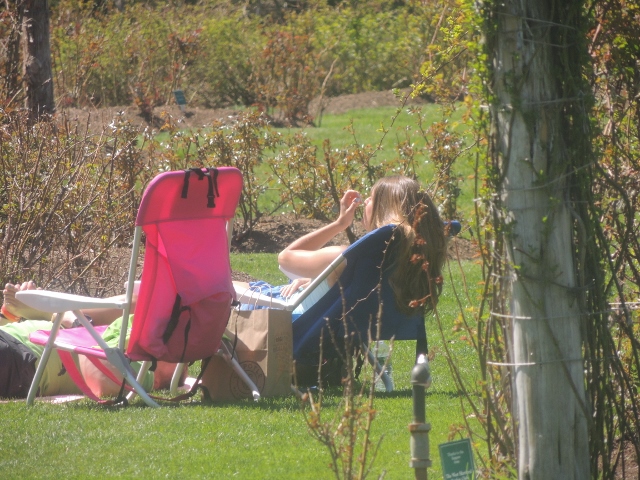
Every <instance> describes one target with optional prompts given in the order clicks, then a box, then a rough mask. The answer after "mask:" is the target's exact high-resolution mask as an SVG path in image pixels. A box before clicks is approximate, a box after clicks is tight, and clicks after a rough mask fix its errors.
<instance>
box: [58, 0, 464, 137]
mask: <svg viewBox="0 0 640 480" xmlns="http://www.w3.org/2000/svg"><path fill="white" fill-rule="evenodd" d="M369 3H371V5H369V7H371V8H369V7H367V5H368V4H367V5H365V6H359V7H358V8H357V9H356V8H343V7H342V6H341V5H338V6H335V7H330V6H328V5H327V4H324V3H323V2H320V3H318V4H314V6H313V7H309V8H308V9H307V10H305V11H302V12H299V13H287V12H284V13H282V14H281V15H279V16H278V17H277V20H278V21H273V17H270V16H263V17H260V16H249V15H247V14H246V12H245V11H244V10H242V9H240V8H238V7H235V6H233V4H229V5H224V4H222V3H218V2H213V3H208V2H204V3H202V4H198V5H186V4H180V3H177V4H173V3H172V4H166V5H162V6H154V5H152V4H148V3H139V2H133V3H127V6H126V8H125V9H124V10H123V11H122V12H120V11H117V10H115V9H114V8H109V7H108V6H106V7H105V8H104V9H102V10H96V9H93V8H91V7H90V6H89V5H88V4H85V3H81V2H76V1H75V0H61V1H60V2H58V3H57V5H56V6H55V7H54V10H53V12H54V13H53V16H52V20H51V28H52V30H51V31H52V36H51V44H52V55H53V64H54V76H55V79H54V80H55V92H56V95H57V96H58V98H59V99H60V102H59V103H60V104H61V105H63V106H86V105H98V106H114V105H130V104H132V103H135V104H137V105H138V107H139V108H140V110H141V112H142V113H143V114H145V115H149V114H150V111H151V109H152V108H153V107H154V106H157V105H164V104H167V103H171V102H172V101H173V99H172V91H173V90H175V89H176V88H179V89H182V90H184V91H185V92H186V93H187V97H188V100H189V104H190V105H193V106H207V107H220V106H225V105H231V104H241V105H245V106H249V105H254V104H257V105H258V106H260V107H261V108H262V109H263V111H267V112H270V113H271V111H274V112H276V113H278V114H279V115H281V116H282V117H283V118H284V119H285V121H287V122H289V123H294V124H295V123H297V122H299V121H308V120H310V118H309V117H308V112H307V107H308V103H309V101H310V100H311V99H312V98H314V97H316V96H318V95H320V94H321V92H324V94H327V95H339V94H342V93H354V92H361V91H369V90H386V89H390V88H392V87H396V86H407V85H409V84H410V83H413V82H415V81H417V80H418V77H419V73H420V67H421V65H422V64H423V62H424V61H425V60H431V61H435V59H434V58H432V57H436V56H437V55H436V53H434V52H433V51H432V49H430V47H429V46H430V44H431V43H433V42H434V41H437V40H438V39H439V38H440V36H441V35H445V34H446V33H447V30H446V29H444V30H443V29H442V28H441V27H442V25H441V17H442V16H443V15H442V14H443V13H449V12H450V11H451V10H452V8H453V6H452V5H453V2H451V3H449V2H447V3H446V4H445V5H444V6H439V5H435V4H432V3H430V2H428V3H425V4H421V5H417V4H413V3H409V4H405V5H399V6H396V7H395V8H384V7H383V6H382V5H380V4H378V3H376V2H369ZM223 7H224V8H223ZM462 61H464V60H463V59H459V60H458V63H459V62H462ZM456 66H457V65H456ZM451 71H453V70H451V69H450V70H449V72H451ZM454 77H455V75H451V76H450V77H448V76H444V77H442V78H444V80H445V81H446V82H455V78H454Z"/></svg>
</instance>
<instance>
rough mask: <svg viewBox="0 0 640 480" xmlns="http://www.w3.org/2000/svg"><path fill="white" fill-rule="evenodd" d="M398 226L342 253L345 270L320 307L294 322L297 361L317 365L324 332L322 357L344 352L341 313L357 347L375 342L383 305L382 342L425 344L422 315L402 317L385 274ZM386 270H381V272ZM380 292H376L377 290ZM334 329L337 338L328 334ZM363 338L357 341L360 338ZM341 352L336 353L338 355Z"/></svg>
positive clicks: (377, 232) (374, 233)
mask: <svg viewBox="0 0 640 480" xmlns="http://www.w3.org/2000/svg"><path fill="white" fill-rule="evenodd" d="M394 229H395V226H393V225H387V226H384V227H381V228H379V229H377V230H374V231H372V232H370V233H368V234H367V235H365V236H363V237H362V238H360V239H359V240H358V241H357V242H355V243H354V244H353V245H351V246H350V247H349V248H348V249H347V250H345V251H344V253H343V255H344V257H345V258H346V260H347V265H346V267H345V269H344V271H343V273H342V274H341V276H340V279H339V280H338V282H337V283H336V284H335V285H333V286H332V287H331V289H330V290H329V292H327V293H326V294H325V295H324V296H323V297H322V298H321V299H320V300H319V301H318V302H317V303H315V304H314V305H313V306H312V307H311V308H309V309H308V310H307V311H306V312H304V313H303V314H302V315H301V316H300V317H299V318H298V319H297V320H296V321H295V322H293V358H294V360H296V362H297V363H298V364H300V365H317V364H318V360H319V353H320V336H321V332H322V331H323V330H324V335H323V345H322V354H323V358H324V359H329V358H333V357H334V356H335V355H337V352H338V351H340V352H343V351H344V350H341V349H342V348H344V347H343V345H342V343H341V342H342V340H343V337H344V323H343V317H344V316H345V315H344V314H343V312H347V314H346V320H347V328H348V330H349V333H356V337H355V338H354V340H353V344H354V345H356V346H357V345H359V344H360V342H361V341H365V342H367V341H368V340H369V333H368V332H371V337H370V338H372V339H376V329H377V318H376V317H377V314H378V309H379V305H380V302H381V301H382V316H381V331H380V337H379V338H380V340H389V339H390V338H391V337H394V338H395V339H396V340H418V339H420V338H426V333H425V324H424V314H423V313H419V314H417V315H413V316H407V315H405V314H402V313H400V312H399V311H398V309H397V308H396V303H395V299H394V295H393V291H392V289H391V286H390V285H389V281H388V280H389V275H390V274H391V271H390V269H389V268H387V267H388V266H389V265H391V263H392V262H391V258H390V253H387V246H388V244H389V242H390V241H391V239H392V235H393V232H394ZM381 267H383V268H381ZM379 284H380V285H381V288H380V289H377V286H378V285H379ZM328 328H330V329H331V331H332V332H333V338H335V339H336V340H337V342H336V343H337V345H334V342H333V341H332V340H331V336H330V335H329V334H328V333H329V330H328ZM357 335H359V337H358V336H357ZM336 349H338V350H336Z"/></svg>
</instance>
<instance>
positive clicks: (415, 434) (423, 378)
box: [409, 354, 431, 480]
mask: <svg viewBox="0 0 640 480" xmlns="http://www.w3.org/2000/svg"><path fill="white" fill-rule="evenodd" d="M411 385H413V423H410V424H409V432H411V444H410V445H411V460H410V461H409V466H410V467H411V468H413V469H414V472H415V478H416V479H417V480H427V468H428V467H430V466H431V459H430V458H429V430H431V424H429V423H426V413H425V410H426V408H425V400H424V396H425V392H426V390H427V388H429V386H430V385H431V370H430V368H429V362H428V360H427V357H425V356H424V355H422V354H421V355H419V356H418V360H417V361H416V364H415V366H414V367H413V369H412V370H411Z"/></svg>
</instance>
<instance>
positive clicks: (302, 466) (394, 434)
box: [0, 255, 478, 479]
mask: <svg viewBox="0 0 640 480" xmlns="http://www.w3.org/2000/svg"><path fill="white" fill-rule="evenodd" d="M251 257H252V255H243V256H240V255H236V256H234V257H233V259H232V263H233V267H234V269H239V268H241V269H242V270H243V271H246V273H249V274H251V275H254V276H260V277H265V274H264V272H265V270H264V269H265V266H266V265H269V264H270V265H272V266H273V265H275V264H276V259H275V255H271V256H269V255H261V256H260V257H262V258H260V259H258V260H256V261H251ZM269 257H270V258H269ZM269 260H270V261H269ZM464 270H465V271H466V274H467V275H469V277H470V278H469V279H467V281H468V282H469V283H474V281H475V280H476V279H477V275H478V271H477V270H478V269H477V267H476V266H475V265H473V264H472V263H470V262H468V263H465V264H464ZM278 275H279V273H278V272H277V271H276V270H275V269H274V268H273V267H272V268H271V269H270V272H268V274H267V275H266V276H267V277H270V278H273V279H277V278H278ZM461 278H462V277H461V274H459V273H457V274H455V276H454V278H452V279H451V280H450V281H451V282H453V284H455V285H456V289H459V288H460V287H461V284H462V282H461ZM452 292H453V288H445V294H444V295H443V297H442V301H441V305H440V307H439V312H440V316H441V317H442V318H443V319H444V320H445V322H446V323H450V322H452V321H453V319H454V318H455V317H456V315H457V309H458V307H457V304H456V301H455V299H454V298H453V293H452ZM434 322H435V320H434V319H429V320H428V323H427V330H428V332H429V335H430V345H431V349H432V351H434V352H442V347H441V340H440V339H439V338H438V335H437V334H436V328H435V325H434ZM449 327H450V325H449ZM449 330H450V328H449ZM446 341H447V342H450V346H452V347H453V350H454V351H455V352H456V355H458V356H459V359H458V360H457V361H458V362H459V363H460V364H464V365H465V370H464V372H465V375H468V376H469V378H471V377H473V375H474V371H475V368H474V356H473V352H472V351H471V350H470V349H469V348H468V347H467V346H466V344H465V343H464V342H460V341H459V340H457V339H456V338H455V337H453V336H452V337H451V338H448V339H446ZM414 348H415V347H414V343H413V342H398V343H397V344H396V345H395V349H394V353H393V356H392V358H393V370H394V381H395V384H396V388H395V391H394V392H392V393H378V394H376V398H375V403H374V408H375V409H376V411H377V416H376V419H375V421H374V422H373V431H372V434H373V438H374V440H377V439H378V438H380V437H381V436H384V438H383V440H382V443H381V446H380V451H379V453H378V456H377V458H376V461H375V464H374V469H373V474H372V475H371V478H376V477H377V476H378V474H379V473H382V472H383V471H384V472H386V476H385V478H388V479H405V478H409V477H410V476H412V472H411V470H410V469H409V468H408V461H409V433H408V429H407V425H408V424H409V423H410V422H411V420H412V419H411V415H412V402H411V387H410V371H411V368H412V366H413V355H414ZM431 366H432V374H433V377H434V382H433V385H432V387H431V388H430V389H429V390H428V392H427V419H428V421H429V422H430V423H431V425H432V431H431V436H430V440H431V458H432V461H433V467H432V468H431V469H430V470H429V473H430V475H431V478H441V470H440V459H439V456H438V451H437V445H438V444H440V443H443V442H445V441H447V435H448V433H449V427H450V426H451V425H453V424H459V423H461V422H462V420H463V419H462V418H460V415H461V414H460V408H459V405H460V404H459V401H460V398H459V393H458V392H457V390H456V388H455V386H454V383H453V381H452V379H451V377H450V374H449V370H448V367H447V364H446V360H445V358H444V356H443V355H441V354H437V353H436V355H435V358H434V359H433V361H432V365H431ZM365 378H367V376H366V373H363V376H362V377H361V379H365ZM328 393H329V394H328V396H327V399H326V403H325V404H324V410H323V412H324V414H325V415H326V417H325V418H331V417H333V416H334V415H335V414H336V412H337V411H338V408H337V406H338V403H339V401H340V398H341V390H340V389H331V390H330V391H329V392H328ZM0 411H1V415H0V445H1V447H0V449H1V451H2V456H1V457H0V478H21V479H26V478H58V477H60V476H64V477H66V478H87V477H90V478H112V477H122V478H134V477H135V478H158V477H164V478H231V477H233V478H247V479H248V478H252V479H254V478H274V479H275V478H278V479H282V478H314V479H316V478H318V479H323V478H332V472H331V470H330V469H329V467H328V464H329V462H330V457H329V455H328V452H327V451H326V449H325V447H323V446H322V445H321V444H320V443H318V442H317V441H315V440H314V439H312V438H311V436H310V435H309V433H308V431H307V426H306V424H305V421H304V416H303V415H304V414H303V412H302V411H301V409H300V405H299V403H298V401H297V400H296V399H295V398H294V397H293V396H291V397H286V398H284V397H283V398H269V399H263V400H261V401H260V402H258V403H253V402H249V401H243V402H237V403H230V404H216V405H205V404H202V403H201V402H200V397H199V395H198V396H196V397H195V398H194V400H193V401H192V402H190V403H183V404H181V405H176V406H174V405H169V406H166V407H164V408H162V409H151V408H147V407H145V406H144V404H143V403H142V402H140V401H139V400H138V401H134V402H133V404H132V405H131V406H129V407H127V408H119V407H103V406H99V405H96V404H94V403H92V402H90V401H85V400H82V401H79V402H71V403H66V404H62V405H51V404H46V403H37V404H36V405H35V406H33V407H27V406H26V405H25V404H24V403H23V402H12V403H5V404H2V405H0Z"/></svg>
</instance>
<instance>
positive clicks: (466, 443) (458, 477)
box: [438, 438, 476, 480]
mask: <svg viewBox="0 0 640 480" xmlns="http://www.w3.org/2000/svg"><path fill="white" fill-rule="evenodd" d="M438 449H439V450H440V461H441V462H442V474H443V478H444V480H475V478H476V474H475V468H474V466H473V453H472V452H471V440H469V439H468V438H465V439H464V440H458V441H455V442H449V443H443V444H441V445H439V446H438Z"/></svg>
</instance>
